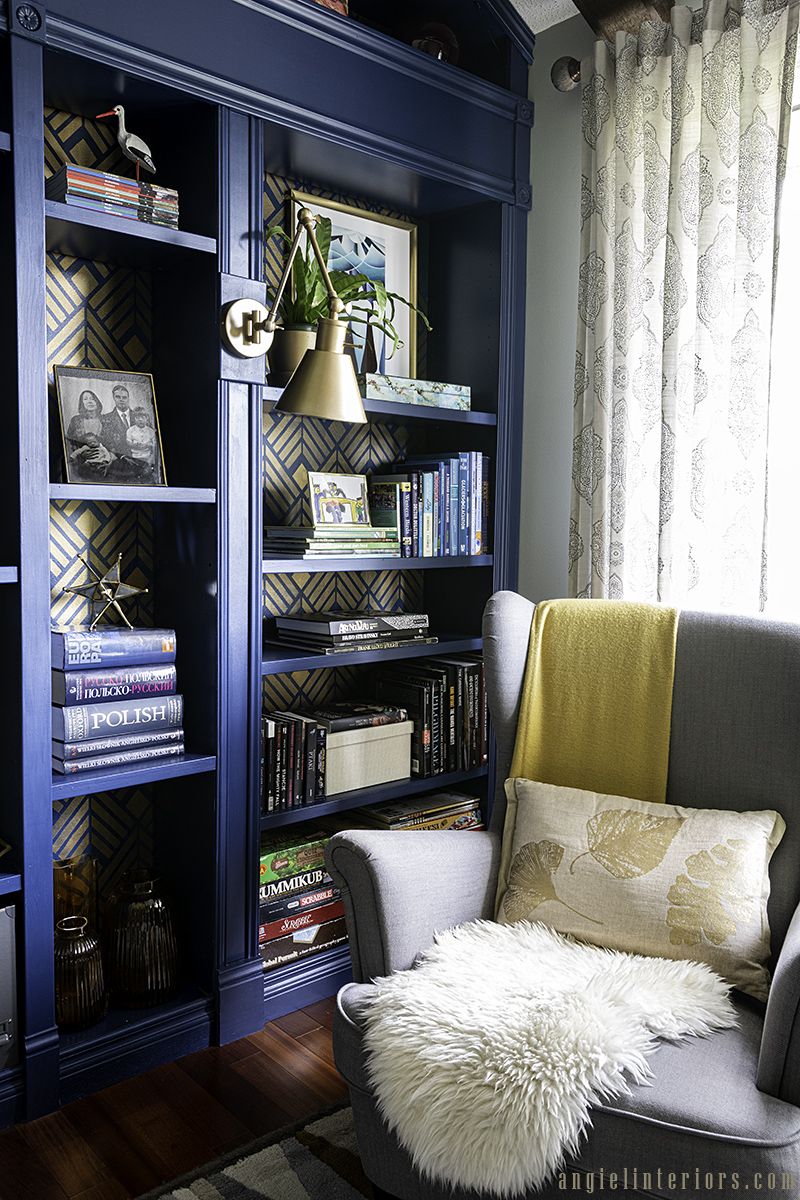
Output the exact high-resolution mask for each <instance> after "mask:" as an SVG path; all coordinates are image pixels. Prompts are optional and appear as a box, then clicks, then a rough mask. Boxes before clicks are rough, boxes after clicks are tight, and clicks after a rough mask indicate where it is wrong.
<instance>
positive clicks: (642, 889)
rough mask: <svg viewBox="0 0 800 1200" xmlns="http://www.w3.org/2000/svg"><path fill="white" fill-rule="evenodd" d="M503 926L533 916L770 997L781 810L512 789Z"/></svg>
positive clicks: (511, 785) (501, 898)
mask: <svg viewBox="0 0 800 1200" xmlns="http://www.w3.org/2000/svg"><path fill="white" fill-rule="evenodd" d="M506 795H507V797H508V811H507V814H506V825H505V832H504V836H503V854H502V860H501V866H500V879H499V883H498V894H497V909H496V912H497V919H498V921H500V922H501V924H511V923H512V922H514V921H519V920H523V919H526V918H530V919H532V920H537V921H542V922H544V923H545V924H547V925H550V926H551V927H552V928H553V929H557V930H558V931H559V932H560V933H568V934H572V935H574V936H575V937H578V938H581V939H582V940H583V941H587V942H593V943H594V944H596V945H598V946H608V947H609V948H611V949H614V950H627V951H630V952H631V953H635V954H649V955H657V956H659V957H661V958H672V959H681V958H685V959H693V960H695V961H699V962H704V963H706V964H707V966H709V967H711V969H712V970H714V971H716V972H717V974H719V975H721V976H722V978H723V979H725V980H727V982H728V983H730V984H732V985H733V986H734V987H737V988H739V989H740V990H741V991H743V992H748V993H749V994H750V995H751V996H755V997H756V998H757V999H759V1000H766V999H767V996H768V992H769V978H770V977H769V971H768V969H767V962H768V960H769V952H770V951H769V924H768V920H767V900H768V898H769V862H770V859H771V857H772V854H773V851H774V850H775V847H776V846H777V845H778V843H779V842H780V840H781V838H782V836H783V833H784V830H785V828H786V826H785V824H784V821H783V818H782V817H781V816H780V814H779V813H777V812H772V811H762V812H723V811H721V810H719V809H709V808H680V807H677V806H673V805H669V804H649V803H646V802H644V801H642V800H630V799H627V798H625V797H622V796H603V795H598V794H597V793H596V792H586V791H579V790H577V789H575V788H567V787H556V786H555V785H554V784H546V783H535V782H533V781H532V780H529V779H509V780H507V781H506Z"/></svg>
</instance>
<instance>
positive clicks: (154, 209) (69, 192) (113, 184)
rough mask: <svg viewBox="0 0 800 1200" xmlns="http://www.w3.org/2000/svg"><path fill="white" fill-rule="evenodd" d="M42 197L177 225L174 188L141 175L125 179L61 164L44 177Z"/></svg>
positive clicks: (150, 221)
mask: <svg viewBox="0 0 800 1200" xmlns="http://www.w3.org/2000/svg"><path fill="white" fill-rule="evenodd" d="M44 194H45V199H46V200H60V201H61V203H62V204H70V205H74V206H75V207H77V208H90V209H93V210H94V211H95V212H107V213H112V214H113V215H114V216H118V217H129V218H131V219H132V220H134V221H146V222H147V224H148V225H166V226H168V227H169V228H170V229H177V228H178V193H177V192H176V190H175V188H169V187H162V186H160V185H157V184H154V183H148V182H147V181H146V180H144V179H126V178H125V177H124V176H122V175H110V174H109V173H108V172H107V171H95V170H94V169H93V168H91V167H80V166H78V164H77V163H64V165H63V166H62V167H61V168H60V169H59V170H58V171H56V173H55V174H54V175H51V176H50V178H49V179H47V180H46V181H45V185H44Z"/></svg>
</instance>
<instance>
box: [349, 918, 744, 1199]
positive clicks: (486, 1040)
mask: <svg viewBox="0 0 800 1200" xmlns="http://www.w3.org/2000/svg"><path fill="white" fill-rule="evenodd" d="M363 1016H364V1021H365V1026H366V1047H367V1050H368V1070H369V1072H370V1077H371V1080H372V1084H373V1087H374V1090H375V1093H376V1095H377V1098H378V1102H379V1105H380V1109H381V1112H382V1114H383V1116H384V1119H385V1120H386V1121H387V1122H388V1124H389V1126H390V1127H391V1128H392V1129H393V1130H394V1131H395V1132H396V1134H397V1136H398V1138H399V1140H400V1142H401V1143H402V1145H403V1146H404V1147H405V1148H406V1150H407V1151H408V1152H409V1153H410V1154H411V1155H412V1157H413V1159H414V1162H415V1164H416V1167H417V1169H418V1170H419V1171H420V1172H421V1173H422V1174H423V1175H426V1176H428V1177H430V1178H432V1179H435V1180H438V1181H440V1182H443V1183H449V1184H453V1185H458V1186H460V1187H463V1188H474V1189H475V1190H477V1191H481V1190H483V1191H485V1192H486V1193H487V1194H488V1195H491V1196H502V1197H505V1196H513V1195H515V1194H517V1193H519V1192H524V1191H525V1190H526V1189H528V1188H535V1187H537V1186H539V1185H540V1184H541V1183H543V1182H544V1181H545V1180H546V1179H547V1177H548V1176H549V1175H550V1174H551V1173H552V1172H553V1171H555V1170H556V1168H557V1167H558V1166H559V1165H560V1164H561V1162H562V1160H563V1158H564V1156H565V1154H567V1153H575V1152H576V1151H577V1148H578V1143H579V1141H580V1138H581V1135H582V1133H583V1131H584V1130H585V1129H586V1127H587V1126H588V1125H589V1124H590V1123H591V1121H590V1116H589V1106H590V1105H591V1104H592V1103H594V1102H597V1101H602V1100H606V1099H610V1098H611V1097H613V1096H618V1095H620V1094H621V1093H623V1092H627V1091H628V1090H629V1088H628V1086H627V1083H626V1077H627V1078H628V1079H630V1080H633V1081H634V1082H636V1083H644V1082H645V1081H646V1080H647V1079H649V1078H651V1077H652V1072H651V1071H650V1069H649V1067H648V1065H647V1055H648V1054H649V1053H651V1052H652V1051H653V1050H654V1049H655V1048H656V1039H657V1038H668V1039H671V1040H675V1039H678V1038H681V1037H683V1036H684V1035H687V1034H707V1033H710V1032H711V1031H713V1030H715V1029H722V1028H725V1027H728V1026H731V1025H734V1024H735V1023H736V1019H735V1015H734V1009H733V1006H732V1004H731V1002H730V1000H729V999H728V986H727V985H726V984H725V983H724V982H723V981H722V980H721V979H720V978H719V977H718V976H717V975H715V974H714V972H713V971H711V970H710V969H709V968H708V967H706V966H705V965H704V964H702V963H693V962H683V961H675V962H673V961H668V960H666V959H661V958H645V957H644V956H641V955H633V954H625V953H623V952H621V951H615V950H605V949H599V948H597V947H594V946H589V945H586V944H585V943H581V942H576V941H575V940H573V939H571V938H568V937H564V936H562V935H561V934H559V933H556V932H555V931H554V930H552V929H550V928H549V927H548V926H546V925H542V924H541V923H539V922H535V921H520V922H518V923H517V924H514V925H498V924H496V923H495V922H493V921H474V922H472V923H471V924H468V925H461V926H459V927H458V928H457V929H451V930H448V931H447V932H446V933H442V934H439V935H437V938H436V941H435V942H434V944H433V946H431V948H430V949H429V950H428V951H427V953H426V954H425V955H423V957H422V958H421V959H420V961H419V962H418V963H417V964H416V965H415V966H414V967H413V968H412V969H411V970H409V971H401V972H398V973H397V974H395V975H389V976H386V977H385V978H381V979H377V980H376V981H375V991H374V998H372V999H371V1000H370V1001H369V1003H368V1004H367V1006H366V1008H365V1010H364V1014H363Z"/></svg>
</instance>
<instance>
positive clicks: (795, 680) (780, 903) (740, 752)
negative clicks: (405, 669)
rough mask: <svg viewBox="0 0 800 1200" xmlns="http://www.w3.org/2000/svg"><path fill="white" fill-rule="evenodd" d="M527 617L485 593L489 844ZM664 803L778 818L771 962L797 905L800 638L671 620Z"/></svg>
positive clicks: (511, 596)
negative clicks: (780, 833)
mask: <svg viewBox="0 0 800 1200" xmlns="http://www.w3.org/2000/svg"><path fill="white" fill-rule="evenodd" d="M533 612H534V605H533V604H532V603H531V602H530V601H529V600H526V599H525V598H524V597H523V596H520V595H518V594H517V593H516V592H510V591H502V592H496V593H495V594H494V595H493V596H492V597H491V598H490V599H489V601H488V603H487V605H486V609H485V612H484V619H483V654H484V662H485V669H486V681H487V688H488V692H489V711H490V713H491V716H492V728H493V730H494V735H495V739H496V744H497V766H496V771H495V789H494V804H493V809H492V816H491V825H490V828H491V829H492V830H493V831H495V832H497V833H498V834H500V835H501V836H502V831H503V821H504V819H505V806H506V800H505V791H504V789H503V784H504V781H505V780H506V778H507V777H508V774H509V768H510V766H511V757H512V754H513V750H514V742H515V738H516V732H517V721H518V719H519V704H520V692H521V689H522V680H523V676H524V673H525V663H526V658H527V653H528V642H529V635H530V628H531V621H532V620H533ZM666 802H667V803H668V804H678V805H684V806H686V807H687V808H719V809H735V810H737V811H745V810H747V809H764V808H774V809H776V810H777V811H778V812H779V813H780V814H781V816H782V817H783V819H784V820H785V822H786V833H785V834H784V837H783V839H782V841H781V844H780V846H779V847H778V849H777V850H776V852H775V855H774V857H773V859H772V864H771V867H770V879H771V889H772V890H771V894H770V901H769V918H770V933H771V949H772V955H773V961H774V960H775V959H776V958H777V956H778V954H779V952H780V948H781V946H782V945H783V939H784V937H785V935H786V930H787V928H788V926H789V922H790V921H791V919H792V914H793V913H794V911H795V909H796V908H797V906H798V903H800V626H797V625H793V624H789V623H783V622H769V621H765V620H763V619H762V618H760V617H739V616H726V615H723V614H720V613H701V612H681V613H680V615H679V620H678V634H677V641H676V647H675V680H674V684H673V701H672V723H671V731H670V749H669V769H668V775H667V795H666Z"/></svg>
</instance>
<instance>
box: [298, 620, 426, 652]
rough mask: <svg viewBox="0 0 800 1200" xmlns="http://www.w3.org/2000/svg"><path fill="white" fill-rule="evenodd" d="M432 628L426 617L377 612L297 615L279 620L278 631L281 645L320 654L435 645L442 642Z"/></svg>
mask: <svg viewBox="0 0 800 1200" xmlns="http://www.w3.org/2000/svg"><path fill="white" fill-rule="evenodd" d="M428 628H429V626H428V617H427V614H426V613H405V612H378V611H377V610H375V609H357V610H354V611H352V612H318V613H296V614H294V615H293V616H288V617H276V618H275V631H276V634H277V637H278V641H279V642H280V643H281V645H287V646H295V647H297V648H299V649H302V650H309V651H312V652H314V653H317V654H345V653H348V652H349V651H351V650H394V649H397V648H398V647H402V648H407V647H408V646H415V645H417V646H418V645H433V644H435V643H436V642H437V641H438V638H435V637H430V636H429V633H428Z"/></svg>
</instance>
